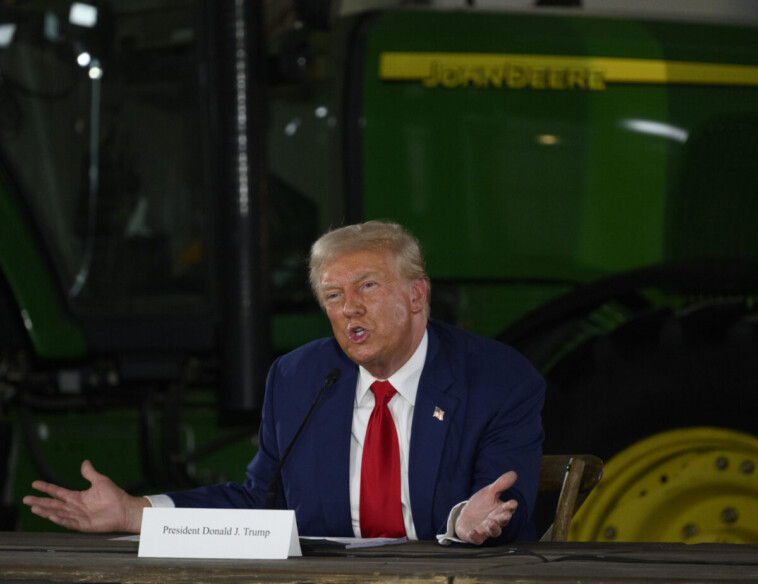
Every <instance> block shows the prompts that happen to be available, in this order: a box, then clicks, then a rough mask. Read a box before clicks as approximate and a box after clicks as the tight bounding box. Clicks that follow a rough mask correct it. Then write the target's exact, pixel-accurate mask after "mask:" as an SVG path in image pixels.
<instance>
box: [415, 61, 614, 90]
mask: <svg viewBox="0 0 758 584" xmlns="http://www.w3.org/2000/svg"><path fill="white" fill-rule="evenodd" d="M421 83H423V85H424V87H437V86H442V87H449V88H453V87H465V86H469V85H470V86H473V87H507V88H509V89H522V88H524V87H531V88H532V89H605V80H604V78H603V71H602V70H601V69H591V68H589V67H530V66H528V65H524V64H518V63H513V64H505V65H502V66H500V67H482V66H476V65H474V66H465V65H458V66H445V64H444V62H438V61H432V62H431V63H430V65H429V74H428V75H427V76H426V77H422V78H421Z"/></svg>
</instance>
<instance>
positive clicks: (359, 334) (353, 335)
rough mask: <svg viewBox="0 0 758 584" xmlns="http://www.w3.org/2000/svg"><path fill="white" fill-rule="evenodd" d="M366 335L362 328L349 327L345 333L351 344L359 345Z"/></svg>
mask: <svg viewBox="0 0 758 584" xmlns="http://www.w3.org/2000/svg"><path fill="white" fill-rule="evenodd" d="M367 333H368V331H367V330H366V329H364V328H363V327H362V326H351V327H350V328H349V329H348V331H347V336H348V337H349V338H350V340H351V341H352V342H354V343H359V342H360V341H362V340H363V339H364V338H366V334H367Z"/></svg>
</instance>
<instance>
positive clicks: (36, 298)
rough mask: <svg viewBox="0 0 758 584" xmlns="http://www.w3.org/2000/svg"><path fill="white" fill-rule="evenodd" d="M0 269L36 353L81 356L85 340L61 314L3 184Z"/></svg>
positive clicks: (52, 286) (48, 276) (48, 277)
mask: <svg viewBox="0 0 758 584" xmlns="http://www.w3.org/2000/svg"><path fill="white" fill-rule="evenodd" d="M0 269H2V272H3V273H4V275H5V277H6V278H7V280H8V283H9V285H10V287H11V290H12V291H13V294H14V295H15V297H16V301H17V302H18V306H19V309H20V310H21V316H22V318H23V321H24V325H25V326H26V330H27V331H28V333H29V337H30V339H31V342H32V344H33V346H34V348H35V351H36V353H37V354H38V355H39V356H41V357H45V358H50V359H59V358H72V357H79V356H82V355H83V354H84V352H85V342H84V338H83V336H82V334H81V332H80V331H79V330H78V329H77V328H76V327H74V326H73V325H72V324H71V323H70V322H69V321H68V319H67V317H66V315H65V314H64V312H63V310H62V308H61V305H60V301H59V297H58V296H57V294H56V292H55V283H54V282H53V281H52V277H51V274H50V273H49V271H48V270H47V269H46V267H45V264H44V262H43V260H42V258H41V256H40V253H39V250H38V249H37V247H36V245H35V243H34V240H33V239H32V236H31V234H30V232H29V229H28V227H27V225H26V224H25V222H24V219H23V217H22V216H21V215H20V213H19V212H18V209H17V208H16V206H15V205H14V203H13V201H12V200H11V198H10V196H9V195H8V192H7V191H6V187H5V185H4V184H3V183H2V182H0Z"/></svg>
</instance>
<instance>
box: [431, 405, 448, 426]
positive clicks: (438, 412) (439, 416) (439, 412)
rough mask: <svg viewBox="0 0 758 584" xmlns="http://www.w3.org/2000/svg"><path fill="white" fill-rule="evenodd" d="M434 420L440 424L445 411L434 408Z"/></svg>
mask: <svg viewBox="0 0 758 584" xmlns="http://www.w3.org/2000/svg"><path fill="white" fill-rule="evenodd" d="M432 416H434V417H435V418H437V419H438V420H439V421H440V422H441V421H442V420H443V418H444V417H445V410H443V409H441V408H440V407H438V406H434V413H433V414H432Z"/></svg>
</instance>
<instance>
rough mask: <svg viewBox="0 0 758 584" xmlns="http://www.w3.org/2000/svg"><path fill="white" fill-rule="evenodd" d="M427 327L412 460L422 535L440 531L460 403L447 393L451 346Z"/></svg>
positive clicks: (412, 489)
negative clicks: (446, 454) (448, 448)
mask: <svg viewBox="0 0 758 584" xmlns="http://www.w3.org/2000/svg"><path fill="white" fill-rule="evenodd" d="M427 330H428V331H429V349H428V351H427V357H426V363H425V364H424V370H423V372H422V374H421V380H420V382H419V387H418V393H417V394H416V405H415V407H414V411H413V427H412V430H411V449H410V456H409V463H408V468H409V471H408V472H409V489H410V496H411V509H412V511H413V523H414V525H415V527H416V534H417V536H418V537H419V538H421V539H429V538H432V537H434V535H435V533H436V528H435V527H434V526H433V520H432V513H433V501H434V494H435V487H436V482H437V477H438V474H439V467H440V464H441V461H442V452H443V450H444V446H445V439H446V437H447V433H448V428H449V427H450V421H451V420H452V419H453V417H454V416H455V412H456V409H457V407H458V403H459V400H458V398H457V397H455V396H454V395H451V394H450V393H447V391H448V389H449V388H450V387H451V386H452V385H453V383H454V381H455V377H454V375H453V371H452V368H451V360H450V359H449V357H448V351H447V348H446V347H444V346H442V345H441V343H440V339H439V337H438V336H437V335H436V334H435V333H434V331H433V329H432V328H431V327H430V328H428V329H427Z"/></svg>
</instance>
